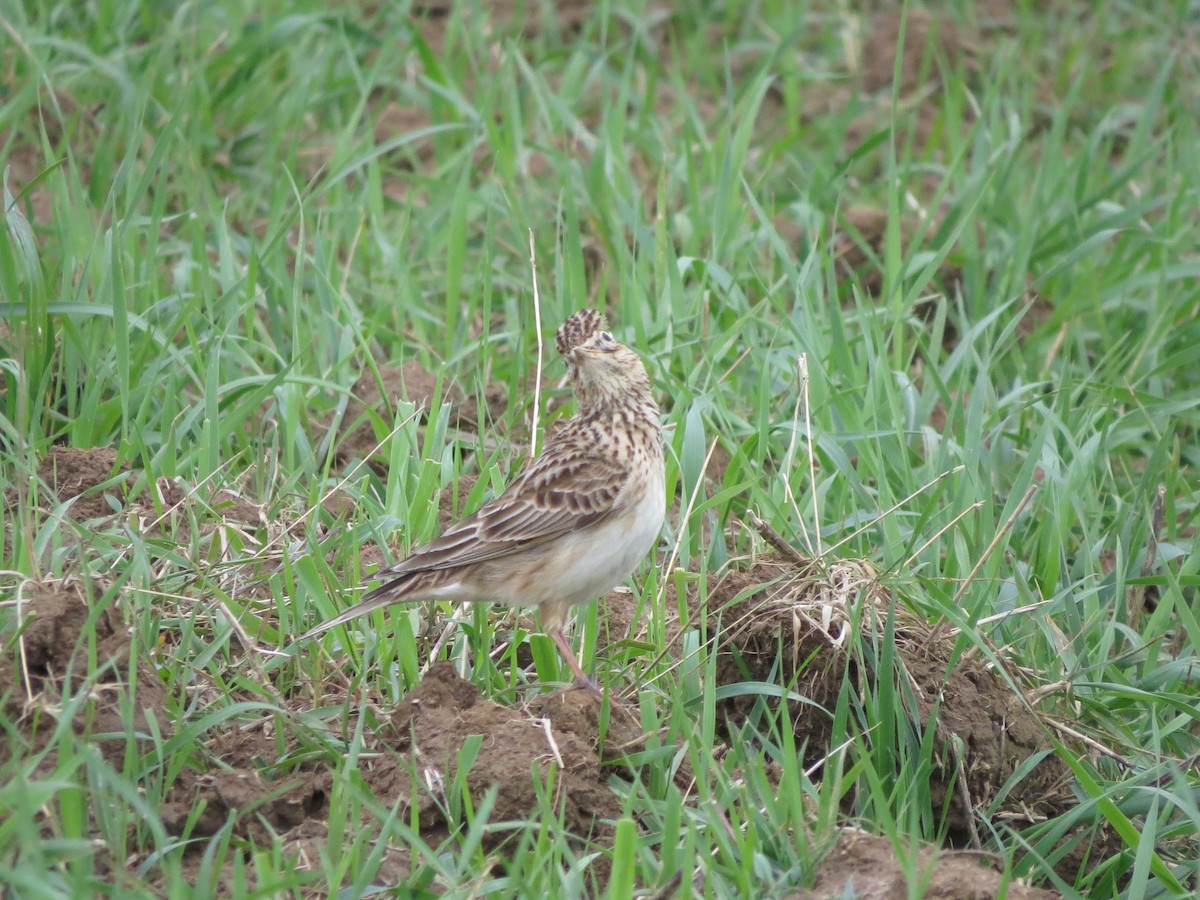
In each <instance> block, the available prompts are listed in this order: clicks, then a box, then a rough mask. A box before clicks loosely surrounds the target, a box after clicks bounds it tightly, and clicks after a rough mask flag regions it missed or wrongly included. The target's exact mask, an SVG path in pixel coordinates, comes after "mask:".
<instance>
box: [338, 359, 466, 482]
mask: <svg viewBox="0 0 1200 900" xmlns="http://www.w3.org/2000/svg"><path fill="white" fill-rule="evenodd" d="M436 388H437V376H436V375H434V374H433V373H432V372H430V371H429V370H428V369H426V368H425V367H424V366H423V365H421V364H420V363H419V362H417V361H415V360H409V361H408V362H406V363H404V364H403V365H402V366H399V367H396V366H380V367H379V377H378V378H376V377H375V373H374V372H373V371H369V370H368V371H366V372H363V374H362V376H361V377H359V379H358V381H357V382H355V384H354V391H353V396H352V397H351V399H350V402H349V404H347V406H346V412H345V415H344V416H343V418H342V427H343V428H347V429H349V431H347V432H346V433H345V434H343V435H342V437H341V439H340V440H339V441H338V447H337V452H338V455H339V456H340V457H341V458H342V459H366V460H368V461H369V462H370V463H371V465H372V466H373V467H375V468H377V469H382V468H383V467H384V466H386V455H385V454H386V445H385V447H381V448H379V449H378V450H376V445H378V444H379V437H381V436H382V435H380V436H376V430H375V425H374V421H373V416H378V417H379V418H380V419H382V420H383V422H384V423H388V424H390V423H391V422H392V421H393V419H394V418H395V408H394V407H395V403H396V401H397V400H409V401H411V402H412V403H415V404H417V406H419V407H424V408H425V410H426V411H428V407H429V404H430V402H431V401H432V400H433V396H434V393H435V391H436ZM441 402H442V403H444V404H447V405H449V406H450V408H451V416H452V417H454V416H456V415H457V412H458V408H459V407H460V405H461V403H462V395H461V392H460V391H459V390H458V388H457V387H456V386H454V385H453V384H451V383H450V382H448V381H446V382H443V386H442V398H441Z"/></svg>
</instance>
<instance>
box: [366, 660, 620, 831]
mask: <svg viewBox="0 0 1200 900" xmlns="http://www.w3.org/2000/svg"><path fill="white" fill-rule="evenodd" d="M572 694H573V695H574V696H572ZM595 702H596V701H595V700H593V699H592V698H591V697H590V696H589V695H587V694H586V692H582V691H573V692H569V693H568V694H566V695H562V697H561V700H560V701H559V702H558V703H556V702H553V701H541V703H540V708H539V709H538V710H537V712H539V713H541V716H537V715H532V714H531V711H527V710H519V709H511V708H509V707H505V706H500V705H499V704H497V703H493V702H492V701H490V700H485V699H483V698H481V697H480V696H479V693H478V690H477V689H476V688H475V686H474V685H473V684H471V683H470V682H468V681H465V680H464V679H462V678H460V677H459V676H458V675H457V673H455V671H454V667H453V665H451V664H450V663H448V662H443V663H438V664H437V665H435V666H433V667H432V668H431V669H430V670H429V671H428V672H427V673H426V674H425V677H424V678H423V679H422V681H421V683H420V684H419V685H418V686H417V687H416V688H415V689H414V690H412V691H411V692H409V694H408V695H407V696H406V697H405V698H404V700H403V701H402V702H401V704H400V706H399V708H398V709H397V710H396V713H395V714H394V716H393V717H392V737H391V738H390V740H389V743H390V744H391V747H392V749H393V750H394V751H396V752H397V753H398V754H400V759H399V760H395V759H392V758H387V759H383V760H380V761H379V762H378V764H377V765H376V766H375V767H374V768H373V769H372V770H371V771H370V772H368V773H366V778H367V780H368V782H369V783H370V784H371V786H372V787H373V788H374V790H375V793H376V795H377V796H379V797H386V798H389V799H391V800H393V801H394V799H395V798H397V797H405V796H407V798H408V805H409V807H410V808H411V807H412V806H415V807H416V808H417V810H418V817H419V821H420V825H421V829H422V833H425V832H426V831H432V832H434V833H437V832H440V831H444V830H446V829H448V827H449V826H450V825H451V824H452V823H451V822H449V821H447V820H446V817H445V809H446V791H447V790H448V789H449V786H450V785H451V784H452V782H453V780H454V779H456V778H457V777H459V772H458V769H459V766H460V765H461V762H462V757H461V751H462V749H463V747H464V746H465V745H466V744H467V743H468V742H469V741H471V739H472V738H473V737H474V736H478V740H479V741H480V743H479V745H478V746H479V752H478V753H477V755H476V756H475V759H474V761H473V763H472V765H471V767H470V770H469V772H468V773H467V776H466V784H467V788H468V789H469V791H470V793H471V797H472V799H473V801H474V802H475V803H476V804H478V803H479V802H481V801H482V800H483V799H484V797H485V795H486V794H487V792H488V791H489V789H491V788H495V789H496V790H497V793H496V796H495V802H494V805H493V807H492V813H491V819H492V821H497V822H502V821H512V820H523V819H528V818H529V817H530V816H531V815H535V814H536V812H537V810H538V809H539V801H538V788H537V786H536V785H535V783H534V781H533V780H532V779H531V778H530V772H531V771H533V770H534V769H536V771H537V772H538V773H539V779H540V780H541V781H542V782H543V783H544V784H547V785H552V786H553V800H554V804H555V808H556V812H557V813H558V815H559V816H560V819H561V821H563V822H564V823H565V825H566V828H567V830H568V831H569V832H570V833H571V834H573V835H575V836H576V837H577V838H580V839H585V840H586V839H590V840H593V841H597V842H599V843H601V844H605V843H607V842H608V841H609V840H610V839H611V832H612V826H611V825H609V824H607V823H606V822H605V821H604V820H605V819H614V818H617V817H619V816H620V813H621V805H620V803H619V801H618V800H617V797H616V795H615V794H614V793H613V792H612V790H611V789H610V788H609V787H608V784H607V774H606V773H605V772H604V771H603V770H602V768H601V764H600V758H599V756H598V755H597V752H596V746H595V745H596V731H595V727H594V724H593V723H592V721H591V720H590V718H589V715H588V713H587V712H585V711H584V710H583V709H581V705H582V706H586V705H588V704H592V705H594V704H595ZM597 721H598V720H597ZM412 766H416V768H417V771H418V772H421V773H423V777H422V778H421V779H419V783H418V785H417V787H416V788H415V789H414V783H413V782H414V779H413V777H412V774H411V767H412ZM552 768H554V769H556V770H557V771H556V772H555V774H553V775H552V774H551V769H552ZM503 838H504V835H502V834H496V835H495V836H492V837H489V838H487V839H485V841H486V840H491V841H493V843H494V844H495V843H499V842H501V841H502V840H503Z"/></svg>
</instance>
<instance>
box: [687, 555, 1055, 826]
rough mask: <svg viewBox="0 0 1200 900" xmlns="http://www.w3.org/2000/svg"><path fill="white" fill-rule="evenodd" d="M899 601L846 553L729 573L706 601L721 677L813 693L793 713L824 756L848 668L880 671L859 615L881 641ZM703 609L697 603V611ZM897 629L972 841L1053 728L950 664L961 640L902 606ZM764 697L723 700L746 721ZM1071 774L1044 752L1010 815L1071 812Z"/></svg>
mask: <svg viewBox="0 0 1200 900" xmlns="http://www.w3.org/2000/svg"><path fill="white" fill-rule="evenodd" d="M893 602H894V601H893V599H892V596H891V593H890V591H888V590H886V589H885V588H884V587H883V586H882V585H881V584H880V583H879V582H878V580H877V577H876V573H875V571H874V569H873V568H872V567H871V566H870V565H869V564H867V563H865V562H861V561H855V560H842V561H838V562H834V563H831V564H829V565H827V567H826V568H825V570H824V571H819V570H817V569H816V568H815V567H809V568H807V569H805V568H801V567H798V566H797V565H796V564H795V563H793V562H791V561H789V560H784V559H780V558H777V557H772V558H765V559H762V560H759V561H758V562H757V563H756V564H755V565H754V566H752V567H750V568H747V569H743V570H737V569H734V570H731V571H729V572H727V573H726V574H725V575H724V576H723V577H722V578H721V580H720V581H719V582H717V583H716V584H715V585H714V586H713V587H712V588H710V591H709V595H708V600H707V607H708V617H709V621H710V622H711V621H712V619H713V618H714V617H715V616H716V615H718V614H719V615H720V621H721V630H720V632H719V639H718V640H719V645H718V650H717V682H718V684H720V685H722V686H725V685H737V684H741V683H745V682H766V683H770V684H777V685H782V686H784V687H786V688H787V689H788V690H790V691H794V692H796V693H798V694H800V695H801V696H803V697H805V698H807V699H808V701H809V702H807V703H801V702H791V703H789V715H790V717H791V720H792V722H793V725H794V727H795V732H796V738H797V744H798V745H800V744H806V745H807V747H808V754H809V756H810V757H811V758H810V760H809V762H814V761H816V760H817V759H819V758H820V757H821V756H822V755H823V754H824V753H825V752H826V751H827V750H828V748H829V741H830V739H831V733H830V727H831V717H830V714H829V710H832V709H833V707H834V705H835V703H836V700H837V697H838V693H839V691H840V689H841V685H842V683H843V681H844V679H845V678H846V677H847V673H849V676H848V677H850V678H852V679H854V680H855V681H856V682H861V681H862V680H863V679H866V678H874V677H875V675H874V674H873V666H874V662H873V660H872V659H870V658H868V657H866V656H865V655H864V653H863V652H862V651H861V649H860V648H859V647H858V646H856V643H855V635H854V634H852V633H851V622H852V621H853V622H856V623H857V628H858V629H859V630H860V631H866V630H874V631H875V633H876V634H877V635H879V636H880V637H882V634H883V622H884V620H885V619H886V617H887V615H888V608H889V605H890V604H892V603H893ZM856 605H857V616H855V617H852V616H851V610H852V608H855V606H856ZM698 612H699V610H698V609H696V608H694V604H693V614H695V613H698ZM892 627H893V629H894V633H895V650H896V656H897V672H898V673H899V675H900V677H902V678H903V683H902V684H898V685H897V690H898V692H899V696H901V697H902V698H911V699H910V700H909V701H908V702H906V712H907V714H908V718H909V721H910V722H911V723H912V725H913V727H914V728H917V729H921V730H924V729H926V728H928V727H930V726H931V723H932V727H934V728H936V729H937V736H938V748H939V749H938V752H937V754H936V756H935V764H936V766H937V768H936V769H935V771H934V772H933V774H932V776H931V780H930V791H931V795H932V800H933V808H934V809H935V810H942V809H945V810H946V825H947V827H948V828H949V831H950V835H949V836H950V841H951V843H952V844H953V845H956V846H966V845H968V844H969V843H970V842H971V840H972V831H971V829H972V827H973V822H974V817H975V815H976V810H981V809H986V808H987V807H988V806H989V805H990V804H991V802H992V800H993V799H995V798H996V797H997V796H998V794H999V791H1000V789H1001V787H1003V786H1004V785H1005V783H1006V782H1007V781H1008V779H1009V777H1010V776H1011V775H1012V774H1013V773H1014V772H1015V771H1016V770H1017V769H1018V768H1019V767H1020V766H1021V764H1022V763H1024V762H1025V760H1026V759H1028V758H1029V757H1030V756H1032V755H1033V754H1035V753H1037V752H1039V751H1040V750H1043V749H1045V747H1046V741H1045V736H1044V729H1043V728H1042V726H1041V725H1040V724H1039V722H1038V721H1037V719H1036V717H1035V716H1034V714H1033V713H1031V712H1030V711H1029V708H1028V705H1027V703H1026V702H1025V701H1024V698H1023V697H1021V696H1020V695H1019V694H1017V693H1015V692H1014V690H1013V688H1012V687H1011V686H1010V685H1009V684H1008V682H1006V681H1005V680H1004V679H1003V678H1002V677H1000V676H999V675H998V674H997V673H996V672H994V671H992V670H991V669H990V668H987V667H985V666H984V665H983V664H981V663H979V662H978V661H976V660H974V659H973V658H970V657H969V656H968V657H966V658H964V659H962V660H960V661H959V662H958V663H957V664H956V665H954V666H953V667H951V666H950V664H949V661H950V659H951V655H952V652H953V649H954V641H953V639H952V638H950V637H949V636H947V635H941V634H939V633H938V632H937V631H936V630H935V629H932V628H931V627H930V626H929V625H928V624H927V623H925V622H924V621H923V620H920V619H918V618H917V617H915V616H913V615H912V614H910V613H907V612H906V610H904V608H903V607H902V606H899V605H898V606H897V607H896V611H895V621H894V623H893V626H892ZM760 702H762V697H761V694H760V693H759V692H757V691H753V692H747V693H746V694H742V695H733V696H729V697H727V698H725V699H724V700H723V701H721V704H720V706H719V711H720V712H721V713H723V715H724V717H725V719H726V720H727V721H728V722H729V723H730V725H731V726H733V727H738V726H740V725H741V724H743V723H744V722H746V721H747V720H748V719H749V717H750V716H751V715H752V714H753V712H754V710H755V708H756V707H757V705H758V704H759V703H760ZM935 707H936V716H935ZM956 748H958V749H956ZM964 774H965V781H964V780H963V779H962V775H964ZM1068 775H1069V773H1068V772H1067V770H1066V767H1065V766H1064V765H1063V764H1062V763H1061V761H1060V760H1059V759H1058V758H1057V757H1055V756H1049V757H1047V758H1045V759H1043V760H1042V761H1041V762H1040V763H1038V765H1037V766H1035V767H1034V768H1033V769H1032V770H1031V771H1030V772H1029V773H1027V774H1026V775H1025V777H1024V778H1023V780H1022V781H1021V782H1020V783H1018V784H1016V785H1012V786H1010V789H1009V791H1008V793H1007V795H1006V796H1005V799H1004V801H1003V802H1004V806H1005V812H1006V814H1011V816H1012V817H1014V818H1018V819H1023V820H1025V821H1032V820H1035V819H1040V818H1042V817H1044V816H1053V815H1055V814H1057V813H1059V812H1061V811H1062V810H1063V809H1065V808H1066V807H1067V806H1068V805H1069V803H1070V797H1069V793H1068V790H1067V784H1068Z"/></svg>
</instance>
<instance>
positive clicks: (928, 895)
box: [792, 828, 1061, 900]
mask: <svg viewBox="0 0 1200 900" xmlns="http://www.w3.org/2000/svg"><path fill="white" fill-rule="evenodd" d="M911 860H912V856H911V855H910V854H908V853H907V852H906V862H908V863H909V865H911ZM915 868H916V870H917V871H918V872H921V873H923V874H924V876H925V877H926V878H927V881H926V883H925V888H924V890H923V891H922V893H921V895H920V896H922V897H923V898H925V900H995V898H996V897H999V896H1001V889H1002V887H1004V886H1005V885H1004V877H1003V873H1002V871H1000V870H998V869H997V868H996V867H995V860H994V859H993V858H992V857H991V856H990V855H989V854H984V853H974V852H963V851H953V850H952V851H939V850H937V849H936V848H933V847H921V848H919V849H917V852H916V866H915ZM909 896H912V894H911V893H910V891H909V886H908V881H907V878H906V876H905V873H904V869H903V868H902V866H901V862H900V858H899V857H898V856H897V854H896V848H895V847H894V846H893V845H892V842H891V841H890V840H889V839H888V838H885V837H875V836H873V835H869V834H867V833H866V832H864V831H859V830H857V829H849V828H848V829H846V830H845V831H843V832H842V834H841V837H839V838H838V842H837V844H836V845H835V846H834V848H833V851H832V852H831V853H830V854H829V855H828V856H827V857H825V859H824V860H822V862H821V864H820V865H819V866H818V867H817V880H816V883H815V884H813V886H812V887H811V888H807V889H805V890H802V891H800V892H799V893H797V894H794V895H793V897H792V900H840V898H842V897H856V898H857V900H893V898H896V897H909ZM1004 896H1005V897H1007V898H1009V900H1053V898H1055V897H1059V896H1061V895H1060V894H1058V893H1057V892H1055V891H1047V890H1043V889H1041V888H1035V887H1030V886H1028V885H1024V884H1020V883H1009V884H1008V885H1007V891H1006V892H1005V893H1004Z"/></svg>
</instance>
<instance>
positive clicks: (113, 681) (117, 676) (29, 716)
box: [0, 579, 170, 768]
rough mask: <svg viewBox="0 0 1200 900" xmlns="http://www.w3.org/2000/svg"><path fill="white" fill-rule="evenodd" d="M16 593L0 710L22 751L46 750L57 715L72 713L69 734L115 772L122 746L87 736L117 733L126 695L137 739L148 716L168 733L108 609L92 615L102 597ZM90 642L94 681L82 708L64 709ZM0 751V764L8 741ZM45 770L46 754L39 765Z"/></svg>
mask: <svg viewBox="0 0 1200 900" xmlns="http://www.w3.org/2000/svg"><path fill="white" fill-rule="evenodd" d="M22 593H23V598H22V604H21V618H20V623H21V631H20V633H19V635H18V636H16V637H14V636H13V634H12V633H4V634H0V647H3V648H4V655H5V657H6V658H7V660H8V661H9V662H8V663H6V664H5V665H0V703H2V704H3V707H4V714H5V716H7V717H8V718H9V719H10V720H11V721H14V722H20V723H22V726H23V729H22V738H23V740H25V741H26V742H27V743H28V746H29V748H31V749H33V750H40V749H42V748H44V747H45V746H47V744H49V743H50V742H51V741H52V740H53V739H54V733H55V730H56V727H57V725H58V722H59V719H58V717H59V716H60V715H61V714H62V711H63V710H65V709H71V708H73V709H74V710H75V713H74V717H73V718H72V720H71V722H70V726H71V729H72V730H73V731H74V732H75V734H76V735H78V736H79V737H81V738H83V739H85V740H95V742H96V743H97V745H98V746H99V748H100V752H101V753H102V754H103V755H104V757H105V758H106V759H107V760H108V761H109V762H110V763H112V764H113V765H116V766H117V767H118V768H119V767H120V766H121V765H122V762H123V759H124V756H125V741H124V739H123V738H121V739H116V740H108V739H99V738H93V735H102V734H110V733H118V734H121V733H123V732H124V731H125V728H126V726H125V717H124V714H123V712H122V707H123V705H124V703H125V701H126V700H127V699H128V698H129V697H130V696H132V698H133V700H134V704H133V711H132V716H133V725H134V726H135V728H136V729H137V730H138V731H140V732H142V733H145V731H146V727H147V715H154V716H156V717H157V719H158V720H159V721H158V727H159V728H160V730H162V731H163V732H164V733H169V728H170V724H169V723H168V722H165V721H163V717H162V710H163V709H164V706H165V704H166V690H165V688H164V687H163V684H162V682H161V681H160V680H159V679H158V677H157V675H156V673H155V672H154V670H153V668H152V667H151V666H149V665H148V664H145V663H142V664H140V665H134V666H131V664H130V663H131V658H130V657H131V648H130V635H129V631H128V629H126V628H124V627H123V626H122V625H121V624H120V621H119V618H118V616H117V615H116V613H115V612H114V611H113V610H112V609H110V608H104V609H97V608H96V604H97V603H98V602H99V598H100V597H101V594H102V593H103V592H102V590H101V588H100V587H99V586H98V585H85V584H84V583H83V582H81V581H79V580H77V579H71V580H65V581H57V582H46V583H43V584H32V585H27V586H26V587H25V588H24V589H23V591H22ZM93 641H94V645H95V653H96V663H97V665H96V669H95V671H96V672H98V673H100V674H99V676H98V678H97V680H96V681H95V682H94V683H93V684H91V685H89V690H88V692H87V699H86V702H83V703H79V704H76V705H72V704H71V703H69V702H67V701H68V699H70V698H74V697H75V696H76V695H78V693H79V692H80V690H81V689H82V685H81V682H80V679H81V678H82V673H83V672H85V671H87V661H88V655H89V652H90V650H89V644H90V643H91V642H93ZM22 650H23V653H22ZM131 670H132V671H131ZM31 698H32V699H31ZM0 747H2V748H3V749H0V765H2V764H3V763H4V762H6V761H7V759H8V758H9V754H10V753H11V752H12V751H13V749H14V748H13V747H12V745H11V742H5V743H4V744H3V745H0ZM22 755H24V752H22ZM52 764H53V754H50V755H48V757H47V759H46V762H45V765H47V766H50V765H52Z"/></svg>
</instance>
